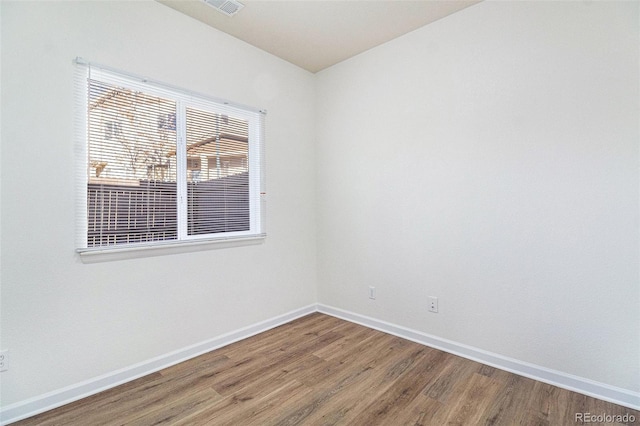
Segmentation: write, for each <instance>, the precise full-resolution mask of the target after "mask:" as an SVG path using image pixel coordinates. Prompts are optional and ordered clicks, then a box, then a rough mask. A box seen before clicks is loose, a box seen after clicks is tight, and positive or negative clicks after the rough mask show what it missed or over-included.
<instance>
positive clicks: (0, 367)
mask: <svg viewBox="0 0 640 426" xmlns="http://www.w3.org/2000/svg"><path fill="white" fill-rule="evenodd" d="M8 369H9V351H8V350H6V349H5V350H4V351H0V371H7V370H8Z"/></svg>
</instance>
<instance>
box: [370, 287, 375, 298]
mask: <svg viewBox="0 0 640 426" xmlns="http://www.w3.org/2000/svg"><path fill="white" fill-rule="evenodd" d="M375 298H376V288H375V287H374V286H372V285H370V286H369V299H375Z"/></svg>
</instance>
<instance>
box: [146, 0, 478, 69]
mask: <svg viewBox="0 0 640 426" xmlns="http://www.w3.org/2000/svg"><path fill="white" fill-rule="evenodd" d="M158 1H159V2H160V3H162V4H165V5H167V6H169V7H171V8H172V9H175V10H177V11H179V12H182V13H184V14H186V15H188V16H191V17H192V18H195V19H197V20H199V21H201V22H203V23H205V24H207V25H210V26H212V27H214V28H217V29H218V30H221V31H224V32H225V33H227V34H230V35H232V36H234V37H236V38H239V39H240V40H243V41H245V42H247V43H249V44H251V45H253V46H256V47H258V48H260V49H262V50H265V51H267V52H269V53H271V54H273V55H275V56H278V57H280V58H282V59H284V60H286V61H289V62H291V63H293V64H295V65H298V66H299V67H301V68H304V69H306V70H308V71H310V72H312V73H315V72H318V71H321V70H323V69H325V68H327V67H330V66H331V65H334V64H337V63H338V62H341V61H343V60H345V59H348V58H350V57H352V56H355V55H357V54H359V53H362V52H364V51H366V50H368V49H371V48H372V47H375V46H378V45H380V44H382V43H385V42H387V41H389V40H392V39H394V38H396V37H399V36H401V35H403V34H406V33H408V32H410V31H413V30H415V29H417V28H420V27H422V26H424V25H427V24H429V23H431V22H433V21H436V20H438V19H440V18H443V17H445V16H447V15H450V14H452V13H454V12H457V11H459V10H462V9H464V8H466V7H468V6H471V5H473V4H475V3H478V2H479V1H480V0H417V1H410V0H372V1H369V0H324V1H319V0H287V1H279V0H241V3H242V4H244V8H242V9H241V10H240V11H239V12H238V13H237V14H236V15H234V16H232V17H229V16H226V15H224V14H222V13H220V12H218V11H217V10H216V9H214V8H212V7H211V6H209V5H208V4H206V3H205V2H204V1H203V0H158Z"/></svg>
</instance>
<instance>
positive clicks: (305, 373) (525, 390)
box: [14, 313, 640, 426]
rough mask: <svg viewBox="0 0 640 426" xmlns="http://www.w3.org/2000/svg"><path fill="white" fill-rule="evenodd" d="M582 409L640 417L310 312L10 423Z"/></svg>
mask: <svg viewBox="0 0 640 426" xmlns="http://www.w3.org/2000/svg"><path fill="white" fill-rule="evenodd" d="M575 413H591V414H592V415H598V414H605V413H606V414H608V415H624V414H630V415H633V416H634V417H635V422H633V423H614V424H635V425H638V424H640V412H638V411H634V410H631V409H628V408H625V407H621V406H618V405H615V404H611V403H607V402H604V401H600V400H597V399H594V398H589V397H586V396H584V395H581V394H577V393H574V392H569V391H566V390H564V389H560V388H557V387H554V386H550V385H547V384H544V383H540V382H536V381H534V380H531V379H527V378H524V377H521V376H517V375H514V374H511V373H507V372H505V371H501V370H498V369H495V368H492V367H488V366H486V365H482V364H479V363H476V362H473V361H469V360H466V359H464V358H460V357H457V356H455V355H451V354H448V353H445V352H441V351H438V350H435V349H431V348H428V347H425V346H422V345H419V344H417V343H413V342H410V341H407V340H404V339H401V338H398V337H395V336H391V335H388V334H385V333H382V332H379V331H376V330H372V329H369V328H366V327H363V326H360V325H357V324H353V323H350V322H346V321H343V320H340V319H337V318H334V317H331V316H327V315H323V314H319V313H315V314H311V315H308V316H306V317H303V318H300V319H298V320H295V321H293V322H290V323H288V324H285V325H283V326H280V327H277V328H274V329H272V330H269V331H266V332H264V333H262V334H260V335H257V336H254V337H251V338H248V339H245V340H243V341H240V342H237V343H234V344H232V345H229V346H226V347H224V348H221V349H218V350H216V351H212V352H210V353H207V354H205V355H202V356H200V357H197V358H194V359H192V360H190V361H187V362H184V363H181V364H178V365H175V366H173V367H170V368H167V369H165V370H162V371H159V372H157V373H154V374H151V375H148V376H145V377H142V378H140V379H137V380H134V381H132V382H129V383H126V384H124V385H121V386H118V387H116V388H113V389H110V390H107V391H105V392H102V393H100V394H97V395H94V396H91V397H89V398H85V399H83V400H80V401H77V402H74V403H71V404H68V405H66V406H63V407H60V408H58V409H55V410H52V411H49V412H46V413H43V414H40V415H38V416H35V417H32V418H29V419H26V420H23V421H20V422H17V423H14V425H16V426H30V425H43V426H46V425H82V426H86V425H91V426H99V425H145V426H146V425H233V426H238V425H241V426H244V425H363V426H365V425H366V426H370V425H574V424H581V422H580V421H578V422H576V418H575ZM590 424H596V423H590ZM609 424H611V423H609Z"/></svg>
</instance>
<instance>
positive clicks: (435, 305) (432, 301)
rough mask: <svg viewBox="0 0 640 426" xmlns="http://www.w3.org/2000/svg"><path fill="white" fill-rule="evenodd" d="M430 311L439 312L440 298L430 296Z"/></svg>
mask: <svg viewBox="0 0 640 426" xmlns="http://www.w3.org/2000/svg"><path fill="white" fill-rule="evenodd" d="M429 312H434V313H436V314H437V313H438V298H437V297H434V296H429Z"/></svg>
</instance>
